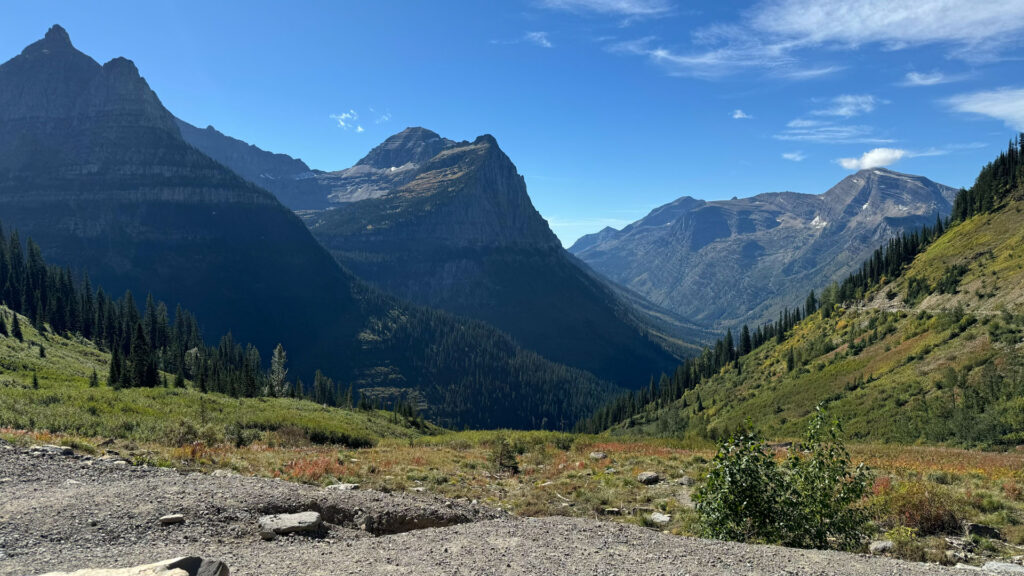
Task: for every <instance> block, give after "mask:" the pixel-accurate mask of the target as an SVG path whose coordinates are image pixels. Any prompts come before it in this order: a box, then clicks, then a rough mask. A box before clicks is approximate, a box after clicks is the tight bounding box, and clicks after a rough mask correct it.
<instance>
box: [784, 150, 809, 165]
mask: <svg viewBox="0 0 1024 576" xmlns="http://www.w3.org/2000/svg"><path fill="white" fill-rule="evenodd" d="M782 157H783V158H785V159H786V160H789V161H791V162H803V161H804V160H805V159H806V158H807V155H806V154H804V153H803V152H800V151H799V150H797V151H796V152H783V153H782Z"/></svg>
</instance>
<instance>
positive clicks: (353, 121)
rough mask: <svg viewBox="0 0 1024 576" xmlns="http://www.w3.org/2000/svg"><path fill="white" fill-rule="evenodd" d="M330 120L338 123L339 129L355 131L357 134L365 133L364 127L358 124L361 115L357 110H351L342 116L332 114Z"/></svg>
mask: <svg viewBox="0 0 1024 576" xmlns="http://www.w3.org/2000/svg"><path fill="white" fill-rule="evenodd" d="M330 118H331V119H332V120H334V121H335V122H337V123H338V128H341V129H343V130H355V131H356V133H357V134H358V133H362V132H365V130H364V129H363V127H362V126H361V125H359V124H358V120H359V114H358V113H357V112H356V111H355V110H351V109H350V110H349V111H348V112H342V113H341V114H331V115H330Z"/></svg>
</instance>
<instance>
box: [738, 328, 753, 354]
mask: <svg viewBox="0 0 1024 576" xmlns="http://www.w3.org/2000/svg"><path fill="white" fill-rule="evenodd" d="M751 350H753V346H752V344H751V341H750V328H749V327H748V326H747V325H746V324H744V325H743V329H742V330H740V349H739V354H740V356H746V355H747V354H750V352H751Z"/></svg>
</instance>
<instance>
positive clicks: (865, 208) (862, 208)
mask: <svg viewBox="0 0 1024 576" xmlns="http://www.w3.org/2000/svg"><path fill="white" fill-rule="evenodd" d="M870 205H871V201H870V200H869V201H867V202H865V203H864V205H863V206H861V207H860V209H861V210H867V209H868V206H870Z"/></svg>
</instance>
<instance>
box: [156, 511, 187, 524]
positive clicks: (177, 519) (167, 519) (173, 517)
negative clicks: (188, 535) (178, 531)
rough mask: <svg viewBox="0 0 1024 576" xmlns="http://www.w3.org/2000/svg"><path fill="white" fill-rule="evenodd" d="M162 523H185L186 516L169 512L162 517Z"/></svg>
mask: <svg viewBox="0 0 1024 576" xmlns="http://www.w3.org/2000/svg"><path fill="white" fill-rule="evenodd" d="M160 523H161V524H163V525H164V526H167V525H170V524H184V523H185V516H184V515H183V514H168V515H166V516H161V517H160Z"/></svg>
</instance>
